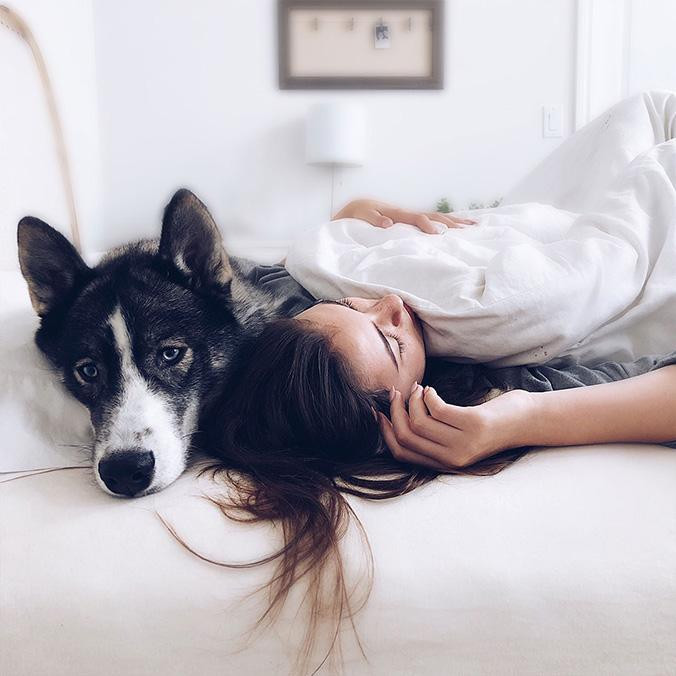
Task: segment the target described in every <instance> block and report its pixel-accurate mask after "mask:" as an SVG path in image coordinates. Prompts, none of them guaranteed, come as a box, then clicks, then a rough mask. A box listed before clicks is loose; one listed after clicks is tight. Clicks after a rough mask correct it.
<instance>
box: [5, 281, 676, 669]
mask: <svg viewBox="0 0 676 676" xmlns="http://www.w3.org/2000/svg"><path fill="white" fill-rule="evenodd" d="M1 282H2V284H1V285H0V289H1V291H0V293H1V294H2V300H3V301H6V302H3V303H2V304H0V332H1V333H0V337H1V340H2V343H1V344H2V347H3V353H4V358H3V361H2V363H0V377H2V379H3V380H2V384H1V386H0V422H1V424H2V427H1V428H0V433H1V434H2V439H3V444H2V453H1V454H0V458H2V467H3V471H7V470H8V469H12V468H13V469H16V468H29V467H33V468H35V467H41V466H50V465H53V464H55V463H56V464H64V465H71V464H77V463H81V462H82V461H83V456H82V452H81V451H80V450H78V449H76V448H72V447H70V446H60V445H59V444H67V443H75V444H78V443H80V442H81V441H82V440H83V439H82V437H81V436H80V435H83V436H86V414H85V413H84V411H83V410H82V409H81V407H79V405H78V404H76V403H75V402H74V401H72V399H70V398H69V397H68V396H67V395H66V393H65V392H63V391H62V390H60V389H59V385H58V383H57V382H56V381H55V379H54V377H53V375H52V374H51V373H50V372H49V371H46V370H44V368H45V365H44V362H42V361H41V358H38V359H35V360H34V357H36V355H35V353H34V352H33V350H34V348H33V347H32V346H31V330H32V328H33V327H34V319H33V315H32V311H31V309H30V306H29V303H28V297H27V294H26V293H25V289H24V288H23V283H22V281H21V279H20V278H19V277H18V275H14V276H13V277H12V276H4V277H3V278H2V280H1ZM73 416H74V417H73ZM71 423H75V424H74V425H71ZM68 454H70V455H68ZM43 463H45V464H43ZM15 476H18V475H16V474H3V475H0V481H2V482H4V483H0V673H1V674H3V675H4V674H11V675H12V676H81V675H82V676H84V675H88V674H97V675H98V676H117V675H118V674H120V673H124V674H126V675H128V676H156V675H158V674H161V675H162V676H185V674H188V673H195V674H200V676H223V674H242V675H245V676H254V675H258V674H271V675H279V676H282V675H287V674H288V675H290V674H291V673H292V671H291V670H292V663H293V655H294V650H295V649H296V648H298V642H299V640H300V639H299V636H300V630H301V625H300V623H299V622H300V620H299V619H296V620H294V614H295V612H296V608H297V602H298V600H299V595H298V593H295V595H294V597H293V599H294V600H293V601H292V602H291V603H290V605H289V606H288V607H287V608H286V610H285V611H284V613H283V615H282V618H281V620H280V623H279V624H277V625H276V626H275V627H274V628H273V629H272V630H271V631H269V632H266V633H263V634H262V635H260V636H259V637H258V638H256V639H255V640H254V641H253V642H252V643H251V644H250V645H249V646H248V647H244V649H242V648H243V646H245V642H244V640H243V637H244V636H245V635H246V631H247V630H248V629H249V628H250V627H251V625H252V622H253V621H254V619H255V617H256V615H257V613H259V612H260V611H261V610H262V605H261V604H262V600H261V599H259V600H258V602H257V603H251V602H246V603H244V602H242V597H243V596H244V595H245V594H246V593H248V592H250V591H252V590H253V589H254V588H255V587H256V586H257V585H259V584H261V583H263V582H264V581H265V580H266V579H267V576H268V575H269V574H270V569H269V568H268V569H265V570H253V571H229V570H225V569H222V568H219V567H216V566H212V565H210V564H207V563H204V562H203V561H200V560H198V559H196V558H195V557H194V556H192V555H191V554H189V553H188V552H186V551H185V550H184V549H183V548H182V547H181V546H180V545H179V544H178V543H176V542H175V541H174V540H173V539H172V538H171V536H169V534H168V533H167V532H166V530H165V529H164V528H163V526H162V525H161V524H160V522H159V520H158V519H157V517H156V515H155V510H157V511H158V512H159V513H160V514H161V515H162V516H163V517H165V518H167V519H168V520H169V521H170V522H171V523H172V524H173V525H174V526H175V527H176V528H177V530H178V532H179V533H180V534H181V536H183V537H184V538H185V539H186V541H187V542H188V543H189V544H190V545H192V546H194V547H196V548H197V549H198V551H200V552H202V553H204V554H206V555H208V556H211V557H213V558H216V559H221V560H229V561H232V560H239V561H243V560H247V559H249V558H251V557H254V556H259V555H261V554H263V553H266V552H269V551H271V550H272V549H275V548H276V547H277V546H278V544H279V541H278V537H279V533H278V532H277V531H276V530H273V529H271V528H269V527H250V526H238V525H236V524H235V523H233V522H230V521H228V520H227V519H224V518H223V517H222V515H221V514H220V513H218V512H217V511H216V510H215V509H213V508H212V507H210V506H209V505H208V504H207V503H205V501H204V500H202V499H199V498H198V497H197V496H199V495H200V494H201V493H202V492H203V491H206V492H207V493H212V492H216V491H217V490H218V491H220V489H219V488H218V487H217V486H214V484H213V483H212V482H211V480H209V479H208V478H207V477H203V478H202V479H199V480H198V479H197V478H196V476H195V471H194V470H189V471H188V472H187V473H186V474H185V475H184V476H183V477H181V478H180V479H179V481H178V482H177V483H176V484H175V485H173V486H171V487H169V489H167V490H166V491H163V492H162V493H160V494H158V495H152V496H148V497H145V498H140V499H138V500H122V499H115V498H111V497H110V496H108V495H105V494H104V493H103V492H101V490H100V489H99V488H98V487H97V486H96V485H95V483H94V481H93V478H92V476H91V470H90V469H88V468H83V469H75V470H62V471H57V472H53V473H48V474H41V475H37V476H32V477H29V478H21V479H18V480H13V479H14V477H15ZM675 487H676V453H674V452H673V450H672V449H668V448H663V447H659V446H649V445H645V446H640V445H613V446H603V447H587V448H584V447H583V448H574V449H551V450H546V451H543V452H541V453H538V454H535V455H533V456H531V457H528V458H526V459H524V460H522V461H520V462H519V463H517V464H516V465H515V466H513V467H511V468H509V469H508V470H506V471H505V472H504V473H502V474H500V475H498V476H496V477H487V478H445V479H443V480H440V481H437V482H434V483H433V484H431V485H429V486H427V487H425V488H423V489H421V490H418V491H415V492H414V493H412V494H411V495H408V496H405V497H403V498H398V499H394V500H389V501H386V502H383V503H369V502H365V501H363V500H358V499H351V500H350V502H351V504H352V505H353V507H354V509H355V511H356V512H357V514H358V515H359V517H360V518H361V519H362V521H363V523H364V525H365V527H366V531H367V533H368V536H369V538H370V540H371V543H372V546H373V552H374V557H375V587H374V591H373V595H372V597H371V600H370V601H369V603H368V604H367V606H366V608H365V609H364V610H363V612H361V613H360V614H359V615H357V617H356V622H357V626H358V628H359V630H360V632H361V634H360V635H361V639H362V642H363V645H364V648H365V650H366V654H367V657H368V660H369V661H368V662H364V661H363V659H362V658H361V656H360V654H359V652H358V650H357V648H356V647H355V645H354V643H353V642H352V640H351V635H350V632H349V629H347V628H346V629H345V630H344V631H343V635H344V640H345V660H346V668H345V672H344V673H345V674H349V675H350V676H353V675H354V676H362V675H363V676H366V675H369V676H373V675H376V676H410V675H412V674H415V675H416V676H437V675H438V674H471V675H472V676H503V675H504V676H513V675H514V674H519V675H520V676H521V675H529V674H530V675H532V676H540V675H541V674H546V675H547V676H570V675H571V674H575V676H598V675H599V674H600V675H608V676H625V675H626V676H655V675H658V674H659V675H662V674H665V675H668V674H675V673H676V668H675V665H676V640H674V637H675V636H676V490H675ZM344 559H345V561H346V564H347V568H348V574H349V579H350V580H352V581H354V580H356V579H358V577H359V575H360V574H361V572H363V569H362V568H361V565H362V562H363V558H362V553H361V549H360V548H359V546H358V545H357V538H356V537H350V538H348V539H347V540H346V541H345V542H344ZM294 622H295V623H294ZM320 673H326V674H329V673H333V672H331V671H329V670H323V671H322V672H320ZM294 676H295V674H294Z"/></svg>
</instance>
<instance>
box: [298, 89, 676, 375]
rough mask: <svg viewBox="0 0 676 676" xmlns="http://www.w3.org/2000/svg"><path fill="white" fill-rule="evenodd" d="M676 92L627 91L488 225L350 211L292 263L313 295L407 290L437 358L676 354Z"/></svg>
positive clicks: (481, 216) (484, 219)
mask: <svg viewBox="0 0 676 676" xmlns="http://www.w3.org/2000/svg"><path fill="white" fill-rule="evenodd" d="M675 137H676V94H674V93H671V92H650V93H644V94H641V95H639V96H635V97H632V98H630V99H627V100H625V101H623V102H621V103H619V104H618V105H616V106H615V107H613V108H612V109H610V110H609V111H607V112H606V113H604V114H603V115H601V116H600V117H599V118H597V119H596V120H594V121H593V122H591V123H590V124H589V125H587V126H586V127H585V128H583V129H581V130H580V131H579V132H577V133H576V134H575V135H573V136H572V137H571V138H570V139H568V140H567V141H565V142H564V143H563V144H562V145H561V146H560V147H559V149H558V150H557V151H555V152H554V153H553V154H552V155H551V156H550V157H549V158H547V160H545V162H544V163H543V164H542V165H541V166H540V167H538V168H537V169H536V170H535V171H534V172H533V173H532V174H531V175H530V176H528V177H526V178H525V179H524V180H523V181H522V182H521V184H520V185H519V186H517V187H516V188H515V189H514V190H513V191H512V192H511V193H510V194H509V195H507V197H506V198H505V200H504V201H503V206H500V207H498V208H496V209H487V210H481V211H472V212H464V213H463V212H459V215H470V216H472V217H476V218H477V219H478V220H479V225H478V226H474V227H467V228H463V229H451V230H448V231H447V232H445V233H444V234H443V235H439V236H431V235H426V234H423V233H421V232H419V231H417V230H415V229H414V228H413V227H412V226H407V225H403V224H396V225H395V226H393V227H392V228H390V229H387V230H381V229H378V228H373V227H371V226H369V225H367V224H365V223H364V222H362V221H358V220H355V219H344V220H342V221H338V222H334V223H329V224H325V225H323V226H321V227H319V228H315V229H313V230H310V231H307V232H304V233H302V234H301V235H300V236H299V237H298V238H297V240H296V241H295V242H294V244H293V245H292V247H291V250H290V251H289V254H288V256H287V260H286V266H287V268H288V269H289V271H290V272H291V274H292V275H293V276H294V277H295V278H296V279H297V280H298V281H299V282H300V284H302V285H303V286H304V287H306V288H307V289H308V290H309V291H310V292H311V293H312V294H313V295H315V296H316V297H322V298H340V297H342V296H366V297H378V296H381V295H383V294H385V293H397V294H399V295H400V296H402V297H403V298H404V300H405V301H406V302H407V303H408V304H409V305H410V306H411V307H413V308H414V309H415V310H416V311H417V312H418V314H419V316H420V317H421V319H422V320H423V322H424V326H425V336H426V341H427V346H428V351H429V353H430V354H432V355H439V356H456V357H460V358H466V359H471V360H476V361H482V362H494V363H495V364H496V365H512V364H529V363H531V364H532V363H541V362H546V361H549V360H551V359H553V358H555V357H558V356H563V355H573V356H575V357H577V358H579V359H580V360H582V361H585V362H593V361H598V360H600V359H617V360H631V359H633V358H636V357H640V356H643V355H646V354H660V353H666V352H671V351H672V350H673V349H674V338H673V336H674V335H676V140H674V139H675Z"/></svg>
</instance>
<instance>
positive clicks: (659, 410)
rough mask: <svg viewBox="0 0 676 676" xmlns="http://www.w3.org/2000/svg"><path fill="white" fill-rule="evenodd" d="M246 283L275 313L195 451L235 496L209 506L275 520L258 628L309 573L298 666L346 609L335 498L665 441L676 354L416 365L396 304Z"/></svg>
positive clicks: (279, 275) (674, 396)
mask: <svg viewBox="0 0 676 676" xmlns="http://www.w3.org/2000/svg"><path fill="white" fill-rule="evenodd" d="M349 217H351V218H360V219H362V220H365V221H368V222H369V223H371V224H372V225H374V226H376V227H388V226H389V225H390V224H391V223H392V222H395V221H398V222H408V223H412V224H415V225H417V226H418V227H419V228H420V229H421V230H423V231H425V232H428V233H430V235H431V236H433V233H435V232H438V226H436V225H435V223H434V222H433V219H434V221H438V222H441V223H443V224H444V226H445V227H446V226H447V227H459V226H464V225H471V224H472V223H471V221H468V220H466V219H465V220H461V219H456V218H455V217H453V216H444V215H439V214H416V213H413V212H404V211H402V210H399V209H396V208H394V207H390V206H388V205H384V204H382V203H376V202H370V201H363V200H362V201H357V202H352V203H350V204H348V205H347V206H346V207H345V208H344V209H343V210H341V211H340V212H339V213H338V214H336V218H349ZM248 274H249V276H250V278H251V279H252V281H254V282H255V283H257V284H260V285H261V286H263V287H268V288H271V289H273V290H274V293H275V294H276V295H279V294H283V295H285V296H286V299H287V302H286V303H285V306H284V307H285V311H286V314H287V315H288V316H287V317H286V318H283V319H280V320H277V321H274V322H272V323H271V324H270V325H269V326H267V328H266V329H265V330H264V331H263V333H262V334H261V335H260V336H259V337H258V338H257V339H256V340H255V341H253V342H252V343H251V344H250V345H249V346H248V348H247V350H248V353H245V354H243V355H242V358H241V360H240V368H239V371H238V372H237V373H236V374H235V376H234V377H233V381H232V383H231V384H230V386H229V394H230V396H229V403H228V408H227V410H226V411H224V412H223V415H222V416H221V419H222V420H223V427H222V429H221V430H219V432H218V435H217V436H216V437H214V438H213V439H212V440H211V441H210V444H209V445H210V447H211V449H212V450H217V451H218V454H219V455H220V456H221V457H222V458H223V460H224V465H225V467H226V468H227V470H228V475H229V476H230V478H231V479H232V480H233V481H234V483H235V486H236V487H237V488H238V491H237V493H236V496H237V497H236V498H234V499H233V501H231V502H223V503H219V504H220V505H221V507H222V508H224V509H226V510H227V509H235V510H239V511H240V512H244V513H245V514H247V515H248V516H247V517H246V518H248V519H251V520H254V521H256V520H275V521H279V522H281V524H282V529H283V533H284V546H283V547H282V548H281V549H280V550H279V551H278V552H277V553H276V554H275V555H272V556H271V557H268V558H266V559H264V560H262V561H261V562H260V563H262V562H264V561H270V560H277V562H278V563H277V566H278V567H277V570H276V572H275V574H274V576H273V578H272V581H271V583H270V585H271V603H270V607H269V608H268V610H267V611H266V613H265V614H264V616H263V617H264V618H265V617H271V616H272V615H274V612H272V613H271V611H274V610H276V609H279V606H281V604H283V602H284V600H285V598H286V596H287V594H288V592H289V590H290V588H291V586H292V585H293V584H294V583H295V582H296V581H297V580H299V579H300V578H302V577H304V576H306V575H307V576H309V577H308V581H307V582H308V585H309V591H310V592H311V595H310V597H309V598H310V599H311V602H310V603H311V621H310V625H309V630H308V634H307V636H306V645H305V650H304V651H303V654H305V655H309V654H310V650H311V647H312V644H313V640H314V638H315V630H316V629H317V626H318V617H319V616H320V615H321V614H322V611H323V610H324V609H328V610H329V611H330V612H332V613H333V615H334V617H335V619H336V621H337V622H338V623H339V622H340V620H341V618H342V617H344V616H348V617H349V616H351V613H352V610H351V604H350V600H349V598H350V596H349V593H348V590H347V585H346V582H345V580H344V577H343V569H342V563H341V558H340V549H339V541H340V538H341V536H342V534H343V532H344V531H345V528H346V526H347V523H348V521H349V517H350V515H353V516H354V513H353V512H352V509H351V507H350V505H349V503H348V502H347V500H346V499H345V497H344V494H345V493H350V494H352V495H356V496H360V497H364V498H369V499H384V498H389V497H395V496H398V495H403V494H404V493H407V492H409V491H411V490H413V489H414V488H416V487H417V486H420V485H422V484H424V483H426V482H428V481H430V480H432V479H434V478H435V477H437V476H438V475H439V474H440V473H449V474H494V473H496V472H498V471H500V470H501V469H503V468H504V467H506V466H507V465H508V464H510V463H511V462H513V461H514V460H516V459H518V458H519V457H521V456H522V455H523V454H524V453H525V452H526V451H527V449H528V447H529V446H547V445H566V444H579V443H602V442H609V441H644V442H669V441H671V440H673V439H676V415H674V414H673V406H674V404H673V402H674V401H676V366H672V365H671V364H672V363H676V354H674V355H669V356H667V357H664V358H662V359H653V358H646V359H643V360H639V361H637V362H635V363H633V364H626V365H620V364H616V363H607V364H602V365H600V366H596V367H594V368H586V367H584V366H581V365H578V364H569V365H567V366H561V367H560V368H558V369H556V368H552V367H549V366H540V367H533V368H526V367H509V368H503V369H489V368H486V367H484V366H482V365H471V364H454V363H452V362H449V361H445V360H440V359H434V360H433V359H426V356H425V345H424V340H423V334H422V330H421V327H420V322H419V321H418V319H417V318H416V316H415V314H414V313H413V312H412V311H411V309H410V308H408V307H407V306H406V305H405V304H404V303H403V302H402V300H401V299H400V298H399V297H398V296H394V295H388V296H385V297H383V298H380V299H375V300H374V299H365V298H345V299H342V300H340V301H321V300H320V301H317V300H316V299H314V298H312V296H310V295H309V294H308V293H307V292H306V291H305V290H304V289H303V288H302V287H300V285H298V284H297V283H296V282H295V281H294V280H293V279H292V278H291V277H290V276H289V275H288V273H286V272H285V270H284V269H283V268H282V267H281V266H269V267H256V268H253V269H250V270H249V271H248ZM630 376H636V377H632V378H631V380H630V381H628V380H627V378H629V377H630ZM614 381H618V382H614ZM619 381H622V382H619ZM582 385H598V386H597V387H589V388H581V387H580V386H582ZM498 395H499V396H498ZM670 407H671V408H670ZM213 469H215V470H221V469H224V467H223V465H216V466H214V467H213ZM230 469H234V470H238V471H239V474H238V475H237V476H236V477H235V476H233V475H232V474H231V473H230V472H229V470H230ZM359 525H360V524H359ZM362 532H363V531H362ZM252 565H255V564H252ZM327 578H328V579H329V580H330V582H329V584H328V586H327ZM335 640H336V637H335V635H334V636H333V641H332V642H331V647H333V642H334V641H335ZM330 649H331V648H329V651H330Z"/></svg>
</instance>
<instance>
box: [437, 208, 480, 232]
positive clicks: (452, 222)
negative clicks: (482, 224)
mask: <svg viewBox="0 0 676 676" xmlns="http://www.w3.org/2000/svg"><path fill="white" fill-rule="evenodd" d="M427 215H428V216H429V217H430V218H431V219H432V220H433V221H440V222H441V223H444V224H445V225H447V226H448V227H449V228H457V227H459V226H460V225H476V223H477V222H476V221H473V220H472V219H471V218H458V217H457V216H451V215H449V214H444V213H441V212H439V211H436V212H433V213H431V214H427Z"/></svg>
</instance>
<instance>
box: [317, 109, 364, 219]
mask: <svg viewBox="0 0 676 676" xmlns="http://www.w3.org/2000/svg"><path fill="white" fill-rule="evenodd" d="M365 147H366V121H365V119H364V111H363V109H362V108H361V106H359V105H357V104H355V103H346V102H338V101H332V102H327V103H320V104H317V105H316V106H314V107H313V108H311V109H310V112H309V113H308V118H307V126H306V134H305V160H306V162H307V163H308V164H314V165H318V166H327V167H331V215H333V192H334V183H335V171H336V167H359V166H361V165H362V164H364V155H365Z"/></svg>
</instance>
